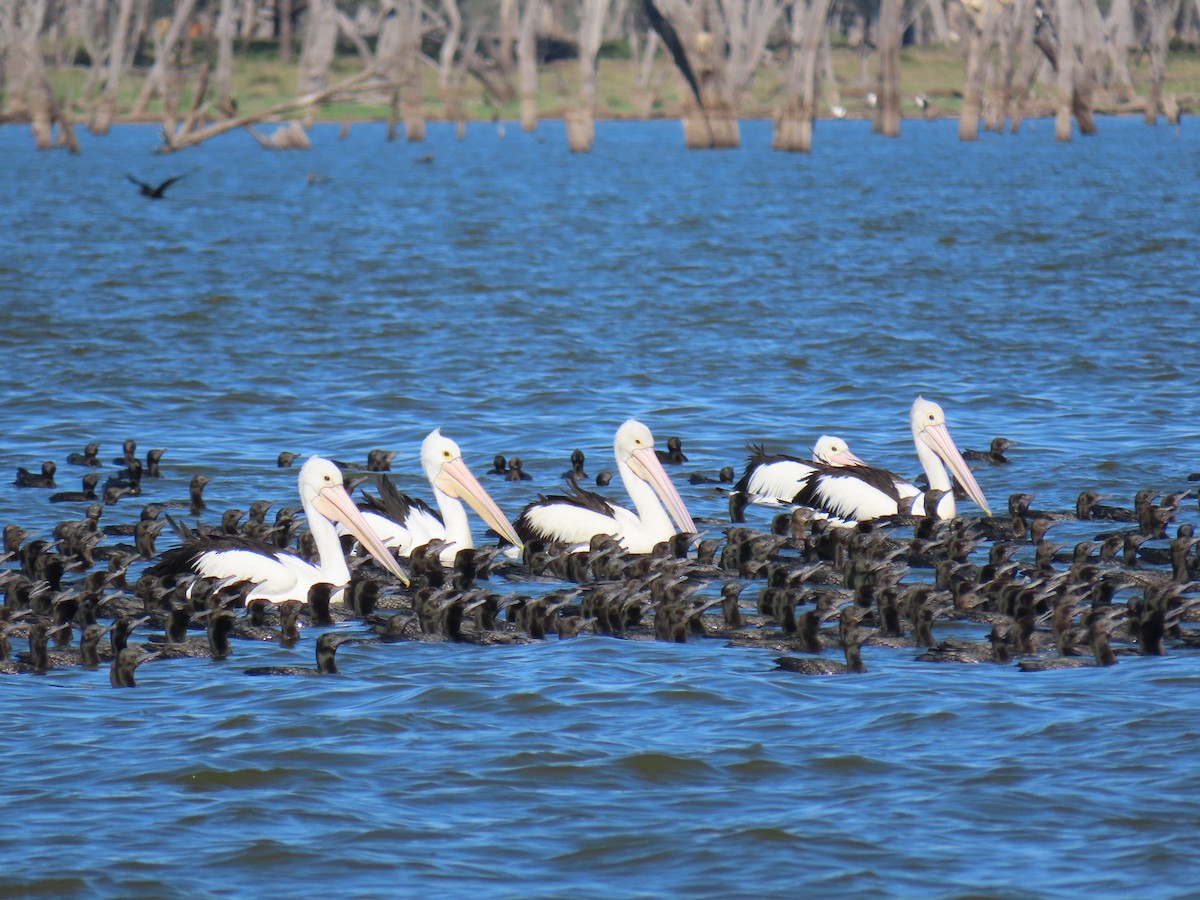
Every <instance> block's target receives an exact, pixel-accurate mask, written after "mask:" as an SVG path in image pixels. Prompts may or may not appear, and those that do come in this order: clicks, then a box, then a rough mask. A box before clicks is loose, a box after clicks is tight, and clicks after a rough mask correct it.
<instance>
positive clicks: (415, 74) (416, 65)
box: [400, 0, 425, 141]
mask: <svg viewBox="0 0 1200 900" xmlns="http://www.w3.org/2000/svg"><path fill="white" fill-rule="evenodd" d="M400 20H401V26H402V28H403V37H402V39H401V45H400V47H401V52H400V95H401V97H402V99H403V106H404V132H405V136H406V137H407V138H408V139H409V140H410V141H423V140H425V98H424V92H423V91H422V90H421V2H420V0H400Z"/></svg>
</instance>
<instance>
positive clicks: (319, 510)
mask: <svg viewBox="0 0 1200 900" xmlns="http://www.w3.org/2000/svg"><path fill="white" fill-rule="evenodd" d="M298 485H299V489H300V502H301V504H302V505H303V506H304V512H305V515H306V516H307V517H308V527H309V530H310V532H311V534H312V536H313V539H314V541H315V543H316V548H317V556H318V559H319V563H318V564H316V565H314V564H313V563H310V562H306V561H305V560H303V559H301V558H300V557H299V556H296V555H295V554H292V553H288V552H286V551H284V550H282V549H280V548H279V547H276V546H275V545H274V544H268V543H265V542H263V541H255V540H251V539H249V538H244V537H235V536H231V535H226V536H216V535H213V536H210V537H207V538H201V539H199V540H195V541H188V542H185V543H184V544H183V545H182V546H180V547H176V548H174V549H172V550H168V551H167V552H166V553H164V554H163V557H162V560H161V561H160V562H158V563H157V564H155V565H154V566H152V567H150V568H149V569H147V570H146V571H147V572H148V573H149V574H151V575H154V576H156V577H159V578H173V577H177V576H178V575H180V574H182V573H184V572H194V573H196V574H199V575H205V576H209V577H213V578H230V579H234V580H238V581H247V582H250V583H252V584H253V585H254V588H253V589H252V590H251V591H250V593H249V594H247V596H246V599H247V601H249V600H256V599H263V600H268V601H270V602H272V603H282V602H284V601H285V600H301V601H302V600H305V599H306V598H307V597H308V590H309V588H310V587H311V586H312V585H314V584H316V583H317V582H321V581H324V582H328V583H330V584H333V585H345V584H346V583H347V582H349V581H350V567H349V566H348V565H347V563H346V557H345V555H344V554H343V552H342V545H341V541H340V540H339V539H338V533H337V528H336V526H335V523H340V524H341V525H343V526H344V527H345V528H346V529H347V530H348V531H349V533H350V534H352V535H353V536H354V537H355V538H357V539H358V541H359V543H360V544H361V545H362V546H363V547H364V548H365V549H366V550H367V551H368V552H369V553H370V554H371V555H372V556H373V557H375V560H376V561H377V562H378V563H379V565H380V566H382V567H383V568H384V569H385V570H386V571H388V572H390V573H391V574H392V575H395V576H396V577H397V578H399V579H400V580H401V581H403V582H405V583H406V584H407V583H408V575H407V574H406V573H405V571H404V570H403V569H402V568H401V567H400V565H399V564H398V563H397V562H396V560H395V559H394V558H393V557H392V555H391V553H390V552H388V549H387V547H385V546H384V545H383V542H382V541H381V540H380V539H379V536H378V535H377V534H375V532H374V531H372V530H371V526H370V525H368V524H367V523H366V521H365V520H364V519H363V516H362V513H360V512H359V510H358V507H356V506H355V505H354V501H352V500H351V499H350V495H349V494H348V493H347V492H346V489H345V487H344V486H343V480H342V473H341V471H340V470H339V469H338V467H337V466H336V465H334V464H333V463H332V462H331V461H329V460H327V459H323V458H322V457H319V456H313V457H310V458H309V460H308V461H307V462H306V463H305V464H304V465H303V466H301V468H300V476H299V479H298ZM340 595H341V590H340V589H339V591H338V592H337V594H335V597H334V599H335V600H337V599H340Z"/></svg>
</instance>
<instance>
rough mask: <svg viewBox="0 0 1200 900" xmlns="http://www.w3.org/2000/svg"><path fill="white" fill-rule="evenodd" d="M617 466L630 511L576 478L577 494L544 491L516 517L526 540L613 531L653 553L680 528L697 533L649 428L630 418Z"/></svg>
mask: <svg viewBox="0 0 1200 900" xmlns="http://www.w3.org/2000/svg"><path fill="white" fill-rule="evenodd" d="M613 454H614V456H615V457H616V461H617V471H618V472H619V473H620V475H621V480H622V481H623V482H624V483H625V490H626V491H627V492H628V494H629V498H630V499H631V500H632V501H633V506H634V509H636V510H637V512H632V511H630V510H628V509H625V508H624V507H622V506H618V505H616V504H615V503H611V502H609V501H608V500H606V499H605V498H603V497H601V496H600V495H599V494H594V493H592V492H591V491H585V490H583V489H582V488H580V487H579V486H578V484H574V487H575V495H574V496H570V497H567V496H561V495H560V496H553V497H543V498H542V499H540V500H537V501H535V502H533V503H530V504H528V505H527V506H526V507H525V508H524V509H523V510H521V514H520V515H519V516H517V521H516V522H515V525H516V529H517V533H518V534H519V535H521V536H522V537H523V538H524V539H525V540H527V541H528V540H532V539H535V538H538V539H541V540H547V541H565V542H567V543H571V544H585V543H587V542H589V541H590V540H591V539H592V538H593V537H595V536H596V535H598V534H609V535H612V536H613V537H615V538H616V539H617V540H618V541H619V542H620V544H621V546H622V547H624V548H625V549H626V550H628V551H629V552H631V553H649V552H650V551H651V550H653V549H654V546H655V545H656V544H658V543H661V542H662V541H665V540H668V539H669V538H670V537H671V536H672V535H674V534H677V533H679V532H684V533H694V532H695V531H696V525H695V523H694V522H693V521H692V517H691V515H690V514H689V513H688V511H687V507H686V506H685V505H684V503H683V498H682V497H680V496H679V492H678V491H677V490H676V489H675V485H674V484H672V483H671V478H670V476H669V475H667V473H666V470H665V469H663V465H662V463H661V462H659V460H658V457H657V456H656V455H655V453H654V436H653V435H652V434H651V433H650V429H649V428H647V427H646V426H645V425H643V424H642V423H641V422H638V421H637V420H635V419H629V420H628V421H627V422H625V423H624V424H623V425H622V426H621V427H620V428H618V429H617V434H616V437H615V438H614V439H613Z"/></svg>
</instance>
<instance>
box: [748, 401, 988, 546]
mask: <svg viewBox="0 0 1200 900" xmlns="http://www.w3.org/2000/svg"><path fill="white" fill-rule="evenodd" d="M909 423H910V425H911V427H912V435H913V444H914V446H915V447H916V449H917V457H918V458H919V459H920V460H921V465H922V467H923V468H924V469H925V476H926V478H927V479H928V481H929V490H930V491H933V492H938V493H939V494H940V499H939V500H938V502H937V504H936V506H935V507H934V508H933V509H932V510H930V511H928V512H927V511H926V509H925V494H926V491H924V490H922V489H921V488H919V487H917V486H916V485H915V484H912V483H910V482H908V481H905V480H903V479H901V478H900V477H899V476H897V475H894V474H893V473H891V472H889V471H887V470H886V469H879V468H876V467H874V466H867V465H838V466H830V465H827V464H822V463H817V462H813V463H811V464H806V463H804V462H802V461H800V460H796V459H795V458H794V457H785V458H783V459H782V460H780V459H779V458H772V457H766V456H764V455H762V454H761V453H755V454H754V455H752V456H751V458H750V461H749V464H748V465H747V466H746V471H745V473H744V474H743V475H742V478H741V480H740V481H739V482H738V484H737V485H736V487H735V490H736V491H738V492H739V493H743V494H746V495H749V496H751V497H765V498H768V500H770V499H774V500H777V501H783V502H785V503H793V504H795V505H797V506H808V507H811V508H813V509H816V510H818V511H820V512H822V513H824V514H826V515H827V516H829V517H830V519H831V521H833V522H834V523H835V524H850V523H853V522H857V521H867V520H871V519H879V518H884V517H887V516H895V515H899V514H907V515H913V516H926V515H932V516H934V517H935V518H938V519H950V518H953V517H954V516H955V515H956V508H955V504H954V492H953V491H952V490H951V488H952V482H951V480H950V475H949V474H948V473H947V471H946V466H949V467H950V472H952V473H953V475H954V477H955V478H956V479H958V483H959V484H960V485H961V486H962V487H963V489H964V490H965V491H966V493H967V496H968V497H970V498H971V499H972V500H974V501H975V503H977V504H978V505H979V506H980V507H981V508H982V509H983V511H984V513H986V514H987V515H989V516H990V515H991V510H990V509H989V507H988V504H987V500H986V499H985V498H984V496H983V490H982V489H981V488H980V487H979V484H978V482H976V480H975V476H974V475H973V474H972V473H971V470H970V469H969V468H968V467H967V464H966V463H965V462H963V459H962V456H961V455H960V454H959V452H958V449H957V448H956V447H955V446H954V441H953V440H952V439H951V437H950V432H949V431H948V430H947V428H946V415H945V413H944V412H943V411H942V408H941V407H940V406H939V405H938V404H936V403H934V402H932V401H930V400H926V399H924V398H923V397H918V398H917V399H916V400H915V401H914V402H913V405H912V409H911V410H910V412H909ZM943 463H944V465H943ZM943 492H944V493H943Z"/></svg>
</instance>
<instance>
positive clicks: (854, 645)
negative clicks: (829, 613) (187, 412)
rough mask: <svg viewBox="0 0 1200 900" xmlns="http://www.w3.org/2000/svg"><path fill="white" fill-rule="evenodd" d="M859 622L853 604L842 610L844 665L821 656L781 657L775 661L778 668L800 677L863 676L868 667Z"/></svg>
mask: <svg viewBox="0 0 1200 900" xmlns="http://www.w3.org/2000/svg"><path fill="white" fill-rule="evenodd" d="M858 621H859V614H858V613H857V612H856V611H855V609H854V606H853V604H851V605H848V606H845V607H843V608H842V612H841V614H840V623H839V629H840V631H841V640H842V649H843V651H844V652H845V655H846V661H845V662H844V663H841V662H837V661H836V660H832V659H826V658H825V657H820V656H817V657H799V656H780V657H778V658H777V659H776V660H775V665H776V667H777V668H780V669H784V670H786V671H788V672H795V673H797V674H799V675H861V674H862V673H863V672H866V671H867V667H866V665H864V664H863V658H862V648H861V636H860V634H859V628H858Z"/></svg>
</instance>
